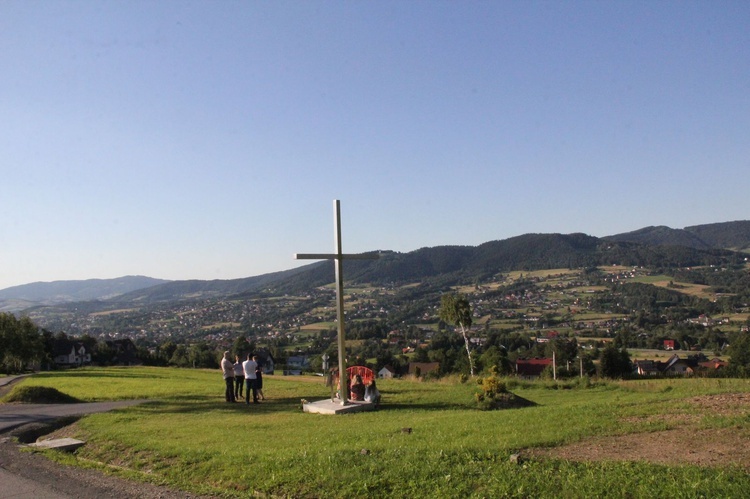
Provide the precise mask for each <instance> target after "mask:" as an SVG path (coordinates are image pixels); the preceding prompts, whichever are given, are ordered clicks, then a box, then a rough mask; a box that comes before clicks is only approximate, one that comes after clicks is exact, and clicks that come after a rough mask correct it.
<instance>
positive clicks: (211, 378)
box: [24, 368, 750, 497]
mask: <svg viewBox="0 0 750 499" xmlns="http://www.w3.org/2000/svg"><path fill="white" fill-rule="evenodd" d="M24 384H25V385H27V386H29V385H40V386H51V387H55V388H57V389H58V390H60V391H62V392H64V393H67V394H69V395H71V396H74V397H76V398H79V399H82V400H90V401H94V400H97V401H98V400H110V399H121V398H149V399H154V402H152V403H148V404H144V405H140V406H137V407H132V408H128V409H124V410H119V411H115V412H111V413H107V414H96V415H92V416H87V417H86V418H84V419H82V420H80V421H79V422H78V423H76V425H74V426H73V427H72V428H70V429H68V430H66V431H68V434H69V435H70V436H77V437H79V438H82V439H84V440H86V441H87V442H88V444H87V445H86V446H85V447H83V448H81V449H80V450H79V451H78V453H77V455H76V456H75V457H66V456H63V455H60V456H58V457H56V458H57V459H61V460H69V461H75V462H76V464H78V465H87V466H97V467H102V468H104V469H107V470H109V471H110V472H113V473H119V474H125V475H128V476H131V477H134V478H137V479H140V480H146V481H152V482H157V483H162V484H169V485H171V486H174V487H179V488H182V489H184V490H187V491H191V492H197V493H204V494H213V495H219V496H225V497H246V496H248V495H250V494H254V493H257V494H261V495H263V494H267V495H272V496H290V497H354V496H364V497H394V496H395V497H666V496H678V497H709V496H710V497H741V496H742V495H743V494H745V493H746V492H747V490H750V477H749V476H748V474H747V473H745V472H744V471H743V470H741V469H740V468H739V467H737V468H733V467H730V468H728V469H726V468H724V469H713V468H701V467H698V466H663V465H653V464H649V463H645V462H626V463H618V462H605V463H596V462H570V461H564V460H554V459H531V460H526V461H523V462H522V463H521V464H515V463H511V462H510V461H509V456H510V455H511V454H512V453H515V452H518V451H519V450H522V449H527V448H531V447H541V446H552V445H560V444H563V443H569V442H576V441H580V440H583V439H586V438H588V437H591V436H603V435H614V434H624V433H633V432H651V431H656V430H662V429H666V428H669V427H671V426H670V425H672V424H678V423H676V422H675V423H670V421H673V420H672V419H668V418H655V417H653V416H654V415H658V414H675V413H682V414H684V413H686V412H688V411H693V410H694V408H691V407H689V406H687V405H686V403H685V401H686V399H688V398H690V397H694V396H696V395H702V394H711V393H719V392H738V391H739V392H749V391H750V383H749V382H747V381H745V380H662V381H648V382H644V383H638V382H628V383H610V384H606V385H602V386H598V387H595V388H576V389H569V390H562V389H549V388H550V387H552V386H555V385H549V384H548V385H541V384H539V385H533V384H521V385H515V384H513V383H511V384H510V386H509V387H510V389H511V390H512V391H514V392H515V393H516V394H518V395H519V396H522V397H524V398H526V399H529V400H531V401H533V402H535V403H536V404H537V405H536V406H534V407H529V408H524V409H512V410H503V411H491V412H483V411H478V410H476V409H474V402H473V401H474V398H473V395H474V392H475V391H476V385H474V384H471V383H469V384H460V383H458V382H451V381H448V382H434V383H427V382H424V383H420V382H416V381H407V380H393V381H388V380H384V381H383V382H382V383H380V384H379V387H380V389H381V391H382V392H383V393H384V404H383V406H382V408H381V409H380V410H378V411H376V412H370V413H360V414H353V415H346V416H323V415H314V414H305V413H303V412H302V411H301V408H300V399H302V398H305V399H308V400H315V399H317V398H324V397H325V396H326V394H327V393H328V392H327V389H326V387H325V386H324V385H323V382H322V379H321V378H305V377H283V376H271V377H266V378H265V380H264V385H265V386H264V392H265V393H266V395H267V397H268V400H267V401H266V402H264V403H262V404H258V405H251V406H249V407H248V406H246V405H245V404H244V403H242V404H239V403H238V404H228V403H225V402H223V382H222V380H221V376H220V374H219V373H218V372H210V371H199V370H182V369H157V368H120V369H116V368H111V369H93V368H92V369H81V370H76V371H68V372H61V373H48V374H42V375H37V376H34V377H33V378H31V379H29V380H27V381H25V382H24ZM545 387H546V388H545ZM747 423H748V421H747V418H746V416H745V417H744V419H743V418H740V419H738V418H737V417H726V418H716V417H714V418H709V417H706V419H705V422H704V423H703V427H712V426H713V427H728V426H732V425H744V426H746V425H747ZM406 429H410V431H409V430H406ZM688 451H689V450H688V449H686V452H688Z"/></svg>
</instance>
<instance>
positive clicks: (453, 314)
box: [438, 293, 474, 377]
mask: <svg viewBox="0 0 750 499" xmlns="http://www.w3.org/2000/svg"><path fill="white" fill-rule="evenodd" d="M438 316H439V317H440V319H441V320H443V321H445V322H446V323H448V324H452V325H454V326H458V327H459V328H460V329H461V335H462V336H463V337H464V345H465V346H466V355H467V356H468V358H469V372H470V373H471V376H472V377H473V376H474V362H473V360H472V358H471V348H470V346H469V335H468V330H469V328H470V327H471V305H470V304H469V300H468V299H467V298H466V296H464V295H463V294H461V293H447V294H444V295H443V296H442V298H440V311H439V313H438Z"/></svg>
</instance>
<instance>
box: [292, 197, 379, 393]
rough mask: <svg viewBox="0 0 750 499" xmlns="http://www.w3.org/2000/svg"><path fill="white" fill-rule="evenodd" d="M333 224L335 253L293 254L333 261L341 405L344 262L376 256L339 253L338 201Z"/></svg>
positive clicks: (339, 210) (343, 381) (344, 381)
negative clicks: (334, 268) (334, 267)
mask: <svg viewBox="0 0 750 499" xmlns="http://www.w3.org/2000/svg"><path fill="white" fill-rule="evenodd" d="M333 223H334V227H335V229H336V234H335V240H334V243H335V248H334V249H335V251H336V252H335V253H295V254H294V258H295V259H296V260H333V261H334V263H335V265H336V316H337V318H338V323H339V334H338V345H339V396H340V397H341V405H346V403H347V400H348V394H347V385H346V362H345V360H344V357H345V356H344V353H345V352H344V260H345V259H346V260H375V259H377V258H378V255H375V254H369V255H363V254H352V255H345V254H344V253H342V252H341V204H340V203H339V200H338V199H335V200H334V201H333Z"/></svg>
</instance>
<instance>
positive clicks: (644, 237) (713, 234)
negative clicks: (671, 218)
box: [604, 220, 750, 251]
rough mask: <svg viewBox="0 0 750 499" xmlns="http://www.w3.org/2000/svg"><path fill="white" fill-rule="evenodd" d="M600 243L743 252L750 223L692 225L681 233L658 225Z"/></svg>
mask: <svg viewBox="0 0 750 499" xmlns="http://www.w3.org/2000/svg"><path fill="white" fill-rule="evenodd" d="M604 239H606V240H608V241H628V242H634V243H641V244H651V245H665V246H687V247H690V248H696V249H710V248H723V249H730V250H735V251H745V250H748V249H750V221H748V220H738V221H735V222H722V223H715V224H706V225H693V226H691V227H685V228H684V229H672V228H670V227H666V226H664V225H660V226H657V227H653V226H652V227H644V228H643V229H638V230H636V231H633V232H625V233H623V234H617V235H614V236H607V237H605V238H604Z"/></svg>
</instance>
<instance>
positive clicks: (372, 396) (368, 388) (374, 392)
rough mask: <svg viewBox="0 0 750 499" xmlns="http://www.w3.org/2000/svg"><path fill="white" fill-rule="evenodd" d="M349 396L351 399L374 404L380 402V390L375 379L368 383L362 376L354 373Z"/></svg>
mask: <svg viewBox="0 0 750 499" xmlns="http://www.w3.org/2000/svg"><path fill="white" fill-rule="evenodd" d="M349 398H350V399H351V400H363V401H365V402H370V403H373V404H378V403H380V392H379V391H378V387H377V386H376V385H375V380H374V379H373V380H372V381H370V382H369V383H368V384H367V385H365V384H364V382H363V381H362V376H360V375H359V374H355V375H354V380H353V381H352V384H351V386H350V387H349Z"/></svg>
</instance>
